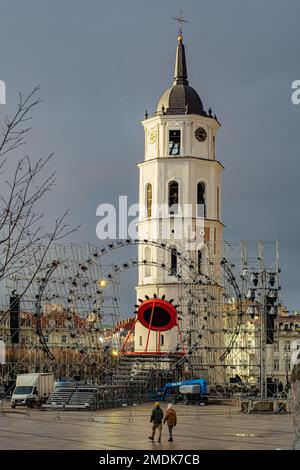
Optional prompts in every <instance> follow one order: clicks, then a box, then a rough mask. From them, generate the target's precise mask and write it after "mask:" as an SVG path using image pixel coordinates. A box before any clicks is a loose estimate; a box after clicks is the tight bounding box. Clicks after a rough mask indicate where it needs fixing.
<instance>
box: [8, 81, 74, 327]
mask: <svg viewBox="0 0 300 470" xmlns="http://www.w3.org/2000/svg"><path fill="white" fill-rule="evenodd" d="M38 93H39V87H35V88H34V89H33V90H32V91H31V92H30V93H29V94H28V95H27V96H25V97H24V96H23V95H22V94H21V93H19V102H18V105H17V110H16V112H15V114H14V115H13V116H12V117H11V118H9V117H8V116H5V118H4V126H3V129H2V131H1V132H0V191H1V192H0V282H1V281H3V280H4V279H6V278H9V277H11V276H12V275H13V274H16V273H18V272H19V271H20V270H21V269H22V268H23V264H24V260H26V262H27V263H28V262H29V263H32V269H31V273H32V274H31V278H30V279H28V285H27V286H26V287H25V289H24V292H23V293H20V294H21V296H22V295H24V293H25V292H26V291H27V290H28V288H29V287H30V285H31V283H32V282H33V280H34V278H35V276H36V274H37V273H38V272H39V270H40V269H41V267H42V265H43V262H44V259H45V256H46V254H47V251H48V250H49V248H50V246H51V245H52V244H53V243H54V242H56V241H58V240H62V239H63V238H65V237H66V236H68V235H70V234H72V233H73V232H74V231H76V230H77V229H78V228H79V227H69V225H68V224H67V222H66V220H67V217H68V211H66V212H65V213H64V214H63V215H61V216H60V217H58V218H57V219H56V220H55V221H54V224H53V227H52V230H51V231H50V232H47V231H45V230H44V228H43V215H42V214H41V213H40V212H39V203H40V201H41V200H42V199H43V198H45V197H47V195H48V193H49V191H51V190H52V189H53V187H54V185H55V176H56V175H55V172H48V165H49V163H50V161H51V160H52V159H53V154H52V153H51V154H50V155H49V156H47V157H46V158H40V159H39V160H37V161H36V162H32V160H31V159H30V158H29V157H28V156H26V157H23V158H21V159H20V160H18V161H17V162H16V165H15V168H14V170H13V171H11V170H7V164H8V162H9V163H10V164H11V158H12V157H13V154H14V151H15V150H16V149H17V148H18V147H20V146H22V145H24V144H25V140H24V138H25V135H26V134H27V133H28V132H29V130H30V127H27V123H28V121H30V120H31V119H32V111H33V110H34V109H35V108H36V107H37V105H39V104H40V103H41V102H42V100H41V99H40V97H39V95H38ZM4 156H5V157H4ZM6 313H7V312H5V313H4V316H3V317H2V319H3V318H4V317H5V316H6ZM2 319H0V321H1V320H2Z"/></svg>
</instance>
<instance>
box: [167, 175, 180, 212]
mask: <svg viewBox="0 0 300 470" xmlns="http://www.w3.org/2000/svg"><path fill="white" fill-rule="evenodd" d="M168 200H169V209H171V210H170V212H171V211H172V212H173V213H176V214H177V213H178V203H179V185H178V183H177V181H171V182H170V183H169V198H168Z"/></svg>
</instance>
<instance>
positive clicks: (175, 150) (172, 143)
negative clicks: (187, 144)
mask: <svg viewBox="0 0 300 470" xmlns="http://www.w3.org/2000/svg"><path fill="white" fill-rule="evenodd" d="M180 141H181V132H180V130H175V131H174V130H173V131H169V155H180V144H181V142H180Z"/></svg>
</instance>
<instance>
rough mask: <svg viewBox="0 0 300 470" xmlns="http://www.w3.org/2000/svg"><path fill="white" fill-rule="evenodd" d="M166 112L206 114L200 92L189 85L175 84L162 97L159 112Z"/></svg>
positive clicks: (159, 102)
mask: <svg viewBox="0 0 300 470" xmlns="http://www.w3.org/2000/svg"><path fill="white" fill-rule="evenodd" d="M162 109H163V110H164V113H165V114H205V115H206V113H205V111H204V107H203V103H202V101H201V99H200V96H199V95H198V93H197V92H196V91H195V90H194V88H192V87H191V86H189V85H183V84H179V85H173V86H172V87H170V88H168V89H167V90H166V91H165V92H164V93H163V95H162V96H161V97H160V99H159V101H158V104H157V112H158V113H159V112H162Z"/></svg>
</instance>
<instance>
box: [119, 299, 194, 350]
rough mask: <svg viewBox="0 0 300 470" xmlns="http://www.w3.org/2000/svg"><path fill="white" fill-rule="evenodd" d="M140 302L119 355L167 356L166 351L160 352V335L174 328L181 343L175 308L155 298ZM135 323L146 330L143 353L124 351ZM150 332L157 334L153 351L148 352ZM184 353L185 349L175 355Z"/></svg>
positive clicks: (169, 303)
mask: <svg viewBox="0 0 300 470" xmlns="http://www.w3.org/2000/svg"><path fill="white" fill-rule="evenodd" d="M140 302H141V304H140V305H139V307H138V311H137V315H136V317H135V320H134V323H133V325H132V327H131V329H130V331H129V332H128V333H127V336H126V339H125V341H124V344H123V346H122V349H121V354H125V355H153V354H154V355H160V356H165V355H168V354H169V353H168V352H167V351H161V345H160V338H161V333H162V332H164V331H169V330H171V329H172V328H174V327H176V328H177V331H178V335H179V337H180V341H182V337H181V331H180V328H179V323H178V316H177V310H176V308H175V307H174V305H172V303H171V302H167V301H166V300H164V299H159V298H157V297H155V298H153V299H147V300H144V301H140ZM137 322H139V323H141V325H143V327H144V328H146V329H147V330H148V333H147V340H146V346H145V349H144V351H135V352H132V351H126V344H127V342H128V340H129V338H130V336H131V335H132V334H133V332H134V328H135V325H136V323H137ZM151 331H155V332H157V333H158V336H157V341H156V350H155V351H153V350H151V351H149V350H148V345H149V338H150V332H151ZM184 351H185V349H184V350H183V351H182V352H177V353H175V354H176V355H179V356H181V355H182V354H184V353H185V352H184ZM173 354H174V353H173Z"/></svg>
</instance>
